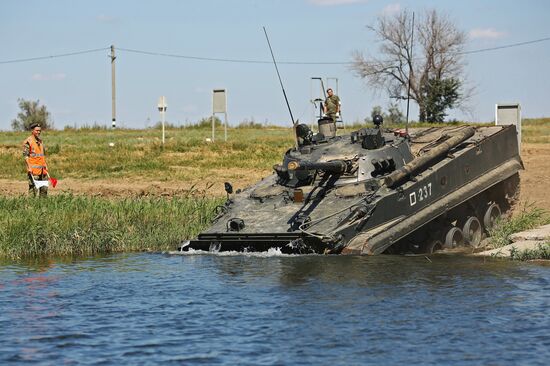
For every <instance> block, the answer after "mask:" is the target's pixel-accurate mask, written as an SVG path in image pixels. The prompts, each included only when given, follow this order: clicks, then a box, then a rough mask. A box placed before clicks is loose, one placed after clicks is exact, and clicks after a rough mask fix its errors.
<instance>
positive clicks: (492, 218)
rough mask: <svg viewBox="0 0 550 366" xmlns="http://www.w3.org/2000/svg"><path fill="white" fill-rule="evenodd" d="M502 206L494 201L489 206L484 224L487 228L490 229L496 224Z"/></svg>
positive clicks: (484, 217) (484, 216)
mask: <svg viewBox="0 0 550 366" xmlns="http://www.w3.org/2000/svg"><path fill="white" fill-rule="evenodd" d="M500 215H501V212H500V207H499V206H498V204H497V203H492V204H490V205H489V207H487V210H486V211H485V215H483V225H484V226H485V230H490V229H491V228H492V227H493V226H495V223H496V221H497V220H498V218H499V217H500Z"/></svg>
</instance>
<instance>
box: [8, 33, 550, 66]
mask: <svg viewBox="0 0 550 366" xmlns="http://www.w3.org/2000/svg"><path fill="white" fill-rule="evenodd" d="M545 41H550V37H545V38H540V39H535V40H531V41H525V42H518V43H511V44H507V45H502V46H497V47H489V48H481V49H477V50H471V51H463V52H459V53H458V54H459V55H469V54H475V53H482V52H490V51H495V50H501V49H505V48H513V47H519V46H525V45H528V44H533V43H539V42H545ZM109 49H110V47H103V48H96V49H91V50H85V51H76V52H69V53H62V54H57V55H50V56H39V57H31V58H21V59H14V60H5V61H0V64H11V63H20V62H29V61H37V60H45V59H50V58H59V57H68V56H75V55H82V54H86V53H92V52H99V51H105V50H109ZM117 49H118V50H120V51H124V52H130V53H138V54H143V55H150V56H162V57H172V58H182V59H188V60H198V61H213V62H231V63H248V64H271V61H264V60H247V59H231V58H216V57H199V56H189V55H180V54H173V53H163V52H152V51H143V50H136V49H130V48H117ZM279 63H280V64H285V65H351V64H353V62H345V61H279Z"/></svg>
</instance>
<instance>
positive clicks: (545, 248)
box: [510, 242, 550, 261]
mask: <svg viewBox="0 0 550 366" xmlns="http://www.w3.org/2000/svg"><path fill="white" fill-rule="evenodd" d="M510 259H512V260H517V261H529V260H535V259H550V242H545V243H542V244H538V245H537V247H536V248H535V249H526V250H518V249H517V248H514V247H512V250H511V251H510Z"/></svg>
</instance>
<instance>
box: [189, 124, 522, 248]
mask: <svg viewBox="0 0 550 366" xmlns="http://www.w3.org/2000/svg"><path fill="white" fill-rule="evenodd" d="M374 122H375V125H374V126H371V127H369V128H362V129H359V130H357V131H354V132H352V133H351V134H349V135H342V136H337V135H336V126H335V124H334V122H333V121H332V120H330V119H320V120H319V121H318V123H319V132H318V133H316V134H313V132H312V131H311V130H310V128H309V127H308V126H307V125H297V127H296V128H295V132H296V145H295V146H294V147H293V148H290V149H289V150H288V151H287V152H286V153H285V154H284V157H283V160H282V162H281V163H280V164H277V165H275V166H274V173H273V175H271V176H269V177H267V178H264V179H263V180H262V181H260V182H258V183H257V184H255V185H253V186H251V187H249V188H246V189H244V190H242V191H240V190H238V191H236V192H233V188H232V186H231V185H230V184H229V183H226V187H225V188H226V191H227V193H228V199H227V201H226V203H225V204H224V205H223V206H219V207H218V214H217V216H216V217H215V219H214V221H213V224H212V226H211V227H210V228H209V229H207V230H206V231H204V232H203V233H201V234H200V235H198V237H197V238H195V239H193V240H189V241H185V242H183V243H182V244H181V245H180V247H179V250H182V251H187V250H190V249H193V250H205V251H266V250H268V249H269V248H279V250H280V251H281V252H283V253H325V254H369V255H375V254H380V253H399V252H415V253H419V252H424V253H431V252H434V251H436V250H440V249H445V248H455V247H459V246H464V245H469V246H472V247H476V246H478V245H479V244H480V242H481V240H482V237H483V236H484V235H486V234H485V233H486V231H487V229H489V228H490V227H491V226H492V225H493V224H494V222H495V220H496V219H497V218H498V217H499V216H500V215H501V213H503V212H504V211H506V210H508V209H509V208H510V206H511V204H512V202H513V200H514V198H515V197H516V194H517V191H518V187H519V174H518V172H519V170H521V169H523V164H522V161H521V158H520V154H519V149H518V139H517V132H516V127H515V126H513V125H511V126H489V127H474V126H452V127H451V126H450V127H437V128H424V129H414V130H413V129H411V131H410V134H409V133H407V132H405V131H403V130H387V129H384V128H382V120H381V117H379V116H377V117H376V118H375V119H374Z"/></svg>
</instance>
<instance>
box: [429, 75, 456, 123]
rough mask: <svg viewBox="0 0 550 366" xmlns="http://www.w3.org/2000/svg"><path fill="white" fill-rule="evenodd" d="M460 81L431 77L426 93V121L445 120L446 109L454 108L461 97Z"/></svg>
mask: <svg viewBox="0 0 550 366" xmlns="http://www.w3.org/2000/svg"><path fill="white" fill-rule="evenodd" d="M459 88H460V82H459V81H458V80H456V79H454V78H450V79H430V80H428V82H427V83H426V86H425V89H424V93H425V97H424V98H425V101H426V121H428V122H444V121H445V116H447V113H445V110H447V109H449V108H453V107H454V105H455V103H456V102H457V100H458V99H459V97H460V94H459V92H458V91H459Z"/></svg>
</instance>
